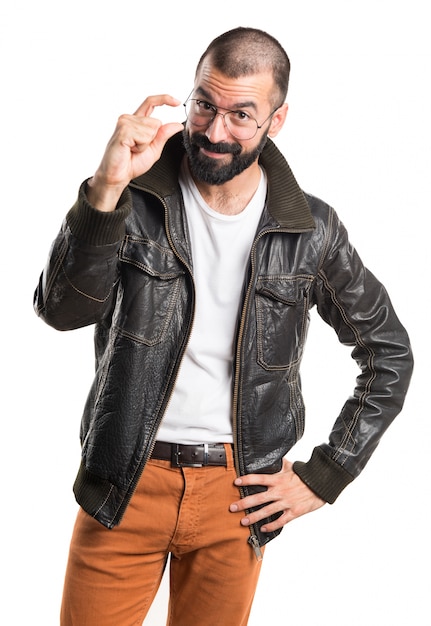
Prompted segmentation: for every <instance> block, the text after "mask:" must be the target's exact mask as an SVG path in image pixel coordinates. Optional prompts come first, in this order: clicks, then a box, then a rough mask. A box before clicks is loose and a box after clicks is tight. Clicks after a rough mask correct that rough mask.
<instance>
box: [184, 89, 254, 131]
mask: <svg viewBox="0 0 431 626" xmlns="http://www.w3.org/2000/svg"><path fill="white" fill-rule="evenodd" d="M184 107H185V110H186V116H187V119H188V121H189V122H190V124H193V126H208V124H210V123H211V122H212V121H213V119H214V118H215V116H216V115H217V109H216V108H215V107H214V106H213V105H212V104H210V103H208V102H205V101H203V100H195V99H191V100H187V102H186V103H185V105H184ZM220 115H221V116H222V117H223V120H224V123H225V124H226V127H227V129H228V131H229V132H230V134H231V135H232V136H233V137H235V138H236V139H243V140H246V139H252V138H253V137H254V136H255V134H256V133H257V129H258V125H257V121H256V120H255V119H254V118H253V117H250V116H249V115H247V114H246V113H244V112H243V111H227V112H226V113H220Z"/></svg>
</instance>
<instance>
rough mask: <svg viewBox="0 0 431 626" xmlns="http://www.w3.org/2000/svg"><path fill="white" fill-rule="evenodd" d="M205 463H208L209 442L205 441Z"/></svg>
mask: <svg viewBox="0 0 431 626" xmlns="http://www.w3.org/2000/svg"><path fill="white" fill-rule="evenodd" d="M203 464H204V465H208V444H207V443H204V462H203Z"/></svg>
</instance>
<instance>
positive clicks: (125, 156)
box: [87, 94, 183, 211]
mask: <svg viewBox="0 0 431 626" xmlns="http://www.w3.org/2000/svg"><path fill="white" fill-rule="evenodd" d="M179 104H180V101H179V100H177V99H176V98H173V97H172V96H170V95H168V94H162V95H157V96H149V97H148V98H146V99H145V100H144V102H143V103H142V104H141V106H140V107H139V108H138V109H137V111H136V112H135V113H134V114H133V115H121V116H120V117H119V119H118V122H117V126H116V128H115V131H114V134H113V135H112V137H111V139H110V140H109V142H108V145H107V146H106V150H105V154H104V155H103V158H102V161H101V163H100V165H99V167H98V169H97V171H96V173H95V174H94V176H93V178H91V179H90V180H89V182H88V190H87V194H88V200H89V202H90V203H91V204H92V205H93V206H94V207H95V208H97V209H99V210H100V211H113V210H114V209H115V207H116V205H117V202H118V200H119V198H120V195H121V193H122V192H123V190H124V188H125V187H126V186H127V185H128V184H129V182H130V180H131V179H132V178H135V177H136V176H139V175H141V174H144V173H145V172H147V171H148V170H149V169H150V168H151V167H152V166H153V165H154V163H155V162H156V161H157V160H158V159H159V158H160V155H161V153H162V150H163V147H164V145H165V143H166V142H167V140H168V139H169V138H170V137H171V136H172V135H174V134H175V133H177V132H179V131H181V130H182V128H183V126H182V124H180V123H179V122H170V123H167V124H162V122H161V121H160V120H158V119H156V118H154V117H151V115H152V114H153V112H154V109H155V108H156V107H158V106H162V105H168V106H172V107H176V106H178V105H179Z"/></svg>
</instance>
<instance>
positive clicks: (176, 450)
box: [171, 443, 209, 467]
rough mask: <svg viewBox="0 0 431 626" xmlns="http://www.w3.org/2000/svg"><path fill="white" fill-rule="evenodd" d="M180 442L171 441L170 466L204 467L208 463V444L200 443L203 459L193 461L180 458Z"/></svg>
mask: <svg viewBox="0 0 431 626" xmlns="http://www.w3.org/2000/svg"><path fill="white" fill-rule="evenodd" d="M180 447H181V444H179V443H173V444H172V448H171V466H172V467H204V466H205V465H208V458H209V457H208V444H207V443H204V444H202V447H203V459H202V462H201V463H199V462H196V463H193V462H192V461H182V460H181V454H182V453H181V450H180Z"/></svg>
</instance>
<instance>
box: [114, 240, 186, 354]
mask: <svg viewBox="0 0 431 626" xmlns="http://www.w3.org/2000/svg"><path fill="white" fill-rule="evenodd" d="M119 258H120V261H121V262H122V264H123V265H122V268H121V270H122V271H121V287H120V289H119V293H118V301H117V307H116V313H115V317H114V323H115V325H116V327H117V328H118V330H119V332H120V333H121V334H123V335H125V336H127V337H130V338H131V339H134V340H136V341H139V342H141V343H145V344H146V345H149V346H152V345H155V344H157V343H160V342H162V341H163V340H164V338H165V337H166V334H167V333H168V330H169V328H170V326H171V324H172V323H173V320H174V318H175V316H177V319H179V317H178V316H180V315H181V307H180V306H179V305H180V301H181V294H183V297H184V289H183V281H184V280H185V272H184V269H183V267H182V265H181V264H180V262H179V261H178V259H177V257H176V256H175V254H174V253H173V252H172V250H171V249H170V248H168V247H163V246H161V245H160V244H158V243H156V242H155V241H151V240H149V239H144V238H139V237H132V236H130V235H129V236H127V237H126V239H125V241H124V243H123V245H122V247H121V248H120V252H119Z"/></svg>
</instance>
